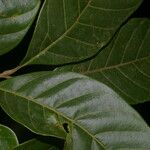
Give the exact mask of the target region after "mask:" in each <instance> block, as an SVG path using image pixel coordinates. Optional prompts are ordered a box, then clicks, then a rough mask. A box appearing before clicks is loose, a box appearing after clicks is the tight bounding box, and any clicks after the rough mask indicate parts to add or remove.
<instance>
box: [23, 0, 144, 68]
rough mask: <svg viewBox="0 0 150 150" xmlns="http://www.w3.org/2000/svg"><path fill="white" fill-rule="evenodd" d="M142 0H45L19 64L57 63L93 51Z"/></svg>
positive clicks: (111, 34)
mask: <svg viewBox="0 0 150 150" xmlns="http://www.w3.org/2000/svg"><path fill="white" fill-rule="evenodd" d="M141 2H142V0H132V1H131V0H126V1H120V0H115V1H112V0H107V1H106V0H45V3H44V4H43V8H42V9H41V12H40V15H39V18H38V21H37V26H36V29H35V33H34V36H33V39H32V41H31V44H30V46H29V49H28V52H27V55H26V57H25V59H24V60H23V62H22V63H21V65H23V66H25V65H28V64H48V65H59V64H65V63H70V62H76V61H80V60H84V59H86V58H89V57H91V56H93V55H94V54H96V53H97V52H98V51H99V50H100V49H101V48H102V47H103V46H104V45H106V43H108V41H109V40H110V39H111V37H112V36H113V35H114V32H115V31H116V30H117V29H118V28H119V26H120V25H121V24H122V23H123V22H124V21H125V20H126V19H127V18H128V17H129V16H130V15H131V13H133V11H135V10H136V9H137V8H138V6H139V5H140V4H141Z"/></svg>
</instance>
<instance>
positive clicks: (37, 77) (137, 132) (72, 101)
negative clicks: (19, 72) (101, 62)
mask: <svg viewBox="0 0 150 150" xmlns="http://www.w3.org/2000/svg"><path fill="white" fill-rule="evenodd" d="M0 105H1V106H2V108H3V109H4V110H5V111H6V112H7V113H8V114H9V115H10V116H11V117H12V118H13V119H15V120H16V121H17V122H20V123H21V124H23V125H25V126H26V127H28V128H29V129H30V130H32V131H33V132H36V133H38V134H42V135H51V136H55V137H60V138H63V139H66V144H65V148H64V149H65V150H79V149H82V150H106V149H114V150H116V149H128V150H129V149H132V150H133V149H134V150H135V149H143V150H144V149H150V142H149V139H150V129H149V127H148V126H147V124H146V123H145V122H144V121H143V119H142V118H141V117H140V116H139V115H138V114H137V112H135V111H134V110H133V109H132V108H131V107H130V106H129V105H128V104H127V103H125V102H124V101H123V100H122V99H121V98H120V97H119V96H118V95H117V94H116V93H115V92H114V91H112V90H111V89H110V88H108V87H107V86H105V85H104V84H102V83H99V82H97V81H95V80H93V79H90V78H88V77H86V76H83V75H80V74H76V73H69V72H66V73H65V72H64V73H60V72H57V73H56V72H53V73H50V72H39V73H32V74H28V75H23V76H19V77H15V78H12V79H9V80H6V81H3V82H1V83H0Z"/></svg>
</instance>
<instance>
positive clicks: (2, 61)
mask: <svg viewBox="0 0 150 150" xmlns="http://www.w3.org/2000/svg"><path fill="white" fill-rule="evenodd" d="M148 6H150V5H149V1H148V0H144V2H143V4H142V5H141V6H140V8H139V9H138V10H137V11H136V12H135V13H134V14H133V15H132V16H131V17H138V18H139V17H142V18H145V17H146V18H150V11H149V9H150V7H148ZM34 25H35V22H34V24H33V25H32V27H31V29H30V30H29V32H28V33H27V35H26V36H25V37H24V39H23V40H22V42H21V43H20V44H19V45H18V46H17V47H16V48H15V49H13V50H12V51H10V52H9V53H7V54H5V55H3V56H0V72H2V71H4V70H8V69H12V68H15V67H16V66H17V65H18V64H19V63H20V61H21V60H22V59H23V57H24V56H25V54H26V50H27V48H28V45H29V42H30V40H31V37H32V34H33V29H34ZM50 69H51V70H52V69H54V68H53V67H50V66H43V65H36V66H35V65H34V66H27V67H25V68H23V69H21V70H19V71H18V72H17V73H15V75H20V74H24V73H29V72H33V71H43V70H50ZM1 80H2V79H1ZM133 107H134V108H135V109H136V110H137V111H138V112H139V113H140V114H141V116H142V117H143V118H144V120H145V121H146V122H147V123H148V124H149V125H150V117H149V115H150V110H149V109H150V102H146V103H143V104H138V105H134V106H133ZM0 124H4V125H7V126H9V127H10V128H12V129H13V130H14V131H15V132H16V134H17V136H18V139H19V142H20V143H21V142H24V141H26V140H27V139H31V138H33V137H38V138H40V139H41V138H42V139H43V137H41V136H38V135H35V134H33V133H31V132H30V131H29V130H27V129H26V128H24V127H23V126H21V125H19V124H18V123H16V122H14V121H13V120H12V119H10V118H9V117H8V116H7V115H6V114H5V113H4V112H3V110H2V109H1V108H0ZM43 140H45V138H44V139H43ZM47 140H49V141H51V140H53V138H48V139H47ZM55 142H56V143H57V145H58V143H59V145H60V146H61V145H63V141H60V140H58V139H56V140H55Z"/></svg>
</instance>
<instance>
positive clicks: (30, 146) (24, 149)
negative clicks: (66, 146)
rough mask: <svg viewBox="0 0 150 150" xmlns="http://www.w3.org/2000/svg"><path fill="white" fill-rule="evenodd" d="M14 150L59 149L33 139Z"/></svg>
mask: <svg viewBox="0 0 150 150" xmlns="http://www.w3.org/2000/svg"><path fill="white" fill-rule="evenodd" d="M13 150H58V148H56V147H55V146H52V145H50V144H48V143H45V142H43V141H40V140H37V139H32V140H30V141H27V142H25V143H23V144H20V145H19V146H17V147H15V148H14V149H13Z"/></svg>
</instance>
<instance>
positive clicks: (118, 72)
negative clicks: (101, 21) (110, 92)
mask: <svg viewBox="0 0 150 150" xmlns="http://www.w3.org/2000/svg"><path fill="white" fill-rule="evenodd" d="M149 43H150V20H149V19H132V20H130V21H129V22H128V23H127V24H126V25H125V26H123V27H122V29H121V30H120V31H119V33H118V34H117V35H116V37H115V38H114V39H113V41H112V42H111V43H110V44H109V45H108V46H107V47H106V48H105V49H104V50H103V51H102V52H101V53H99V54H98V55H97V57H95V58H94V59H92V60H90V61H87V62H85V63H81V64H77V65H72V66H67V67H62V68H58V70H66V71H70V70H71V71H74V72H79V73H82V74H85V75H88V76H90V77H92V78H94V79H96V80H98V81H100V82H103V83H105V84H107V85H108V86H109V87H111V88H112V89H114V90H115V91H116V92H117V93H118V94H120V96H122V97H123V98H124V99H125V100H126V101H127V102H128V103H130V104H137V103H142V102H145V101H149V100H150V57H149V56H150V48H149Z"/></svg>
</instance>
